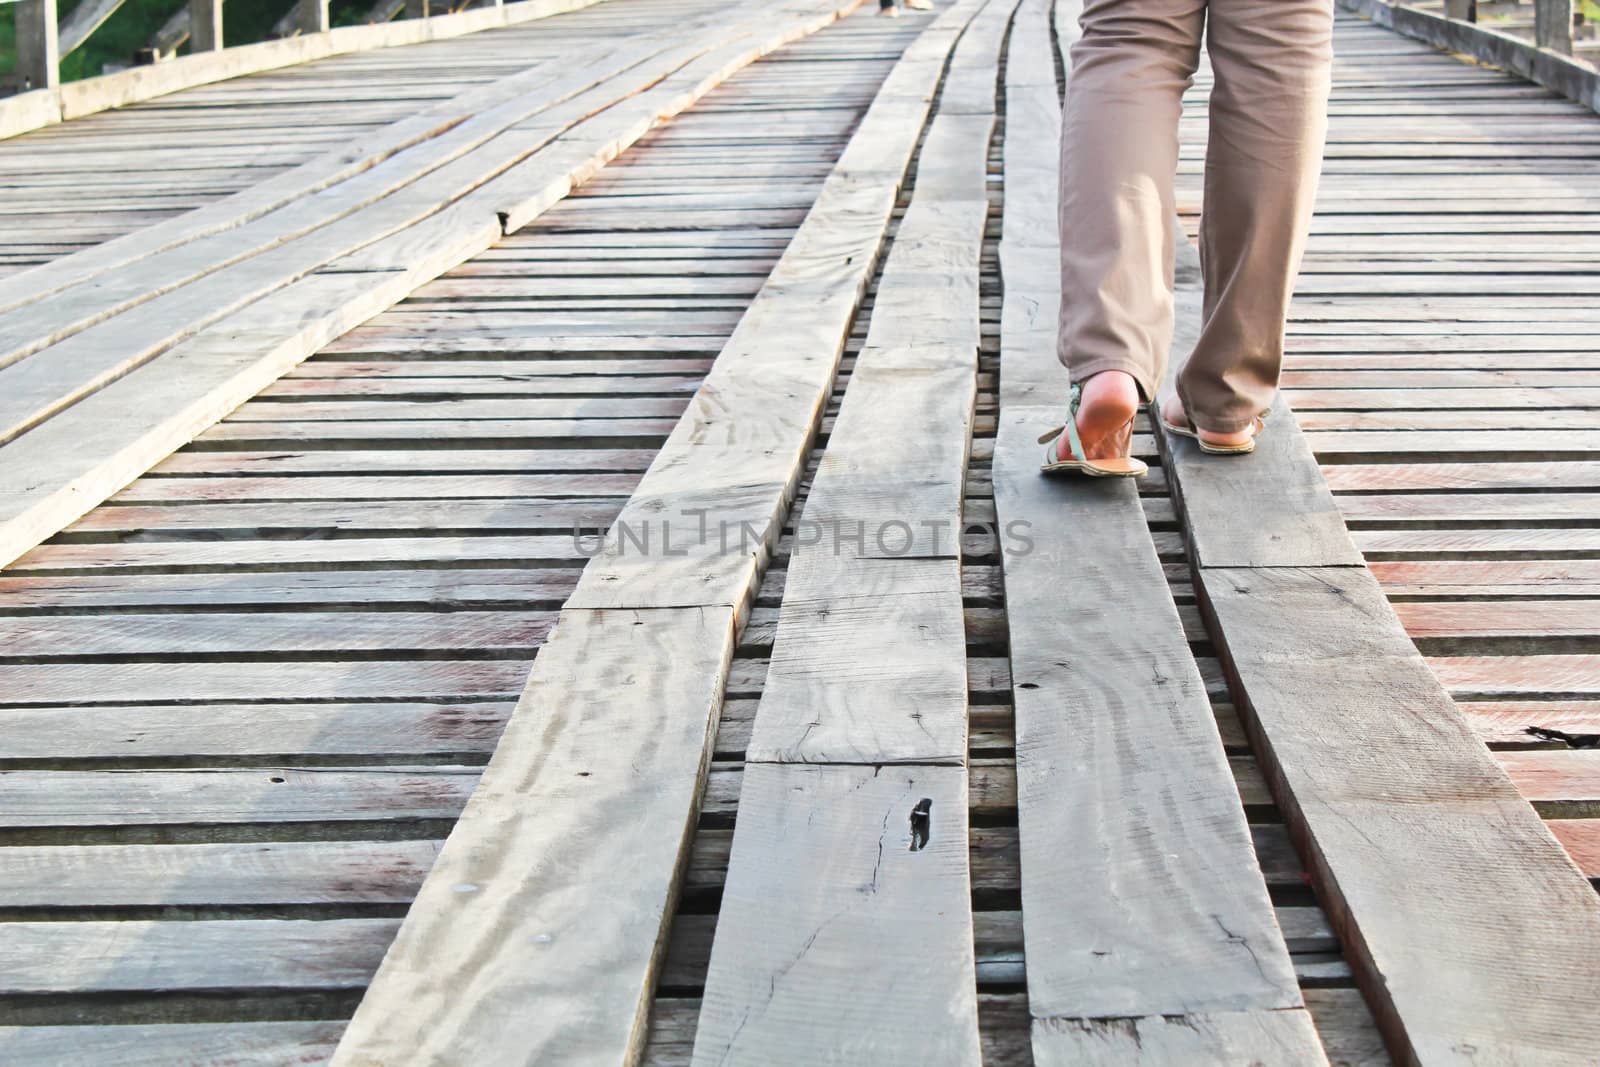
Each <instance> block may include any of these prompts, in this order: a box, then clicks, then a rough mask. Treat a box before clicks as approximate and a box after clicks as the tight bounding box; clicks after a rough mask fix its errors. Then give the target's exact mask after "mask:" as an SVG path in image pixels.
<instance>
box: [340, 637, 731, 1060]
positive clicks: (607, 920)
mask: <svg viewBox="0 0 1600 1067" xmlns="http://www.w3.org/2000/svg"><path fill="white" fill-rule="evenodd" d="M732 644H733V627H732V614H731V612H730V611H729V610H728V609H726V608H723V609H701V608H683V609H676V610H671V611H665V612H653V613H637V612H627V611H619V612H567V613H566V614H565V615H564V617H563V619H562V621H561V623H560V624H559V625H558V626H557V628H556V630H555V631H554V632H553V634H552V635H551V638H550V640H549V641H548V642H547V643H546V644H545V646H544V647H543V648H542V649H541V650H540V655H539V658H538V660H537V661H536V664H535V668H534V673H533V676H532V677H531V678H530V680H529V683H528V686H527V688H526V689H525V690H524V693H523V697H522V702H521V708H522V713H521V714H518V715H513V717H512V719H511V721H510V723H509V724H508V725H507V727H506V733H505V735H504V736H503V737H502V738H501V741H500V744H499V746H498V747H497V749H496V752H495V756H494V758H493V759H492V760H491V761H490V764H489V766H488V767H487V768H486V769H485V771H484V775H483V779H482V781H481V783H480V784H479V786H478V788H477V789H476V790H475V791H474V793H473V797H472V800H471V801H470V803H469V804H468V806H467V809H466V810H465V811H464V812H463V813H462V816H461V819H460V821H459V822H458V823H457V824H456V828H455V829H454V830H453V831H452V833H451V836H450V838H449V839H448V840H447V841H446V843H445V846H444V849H443V850H442V851H441V853H440V856H439V860H438V862H437V863H436V864H435V865H434V867H433V870H432V871H431V872H430V874H429V877H428V879H427V881H426V882H424V884H423V887H422V889H421V891H420V892H419V894H418V898H417V903H416V904H415V905H414V906H413V909H412V911H411V913H410V916H409V917H408V920H407V923H406V926H405V927H404V928H403V929H402V930H401V932H400V934H399V936H398V937H397V938H396V940H395V943H394V945H393V946H392V947H391V948H390V950H389V952H388V954H387V955H386V957H385V959H384V964H383V967H382V969H381V971H380V972H379V974H378V976H377V977H376V978H375V979H374V982H373V989H372V991H371V992H369V994H368V995H367V997H366V998H365V999H364V1000H363V1001H362V1004H361V1007H360V1008H359V1009H358V1010H357V1012H356V1015H355V1018H354V1019H353V1020H352V1022H351V1026H350V1029H349V1031H347V1033H346V1035H345V1037H344V1039H343V1041H342V1042H341V1044H340V1049H339V1052H338V1054H337V1055H336V1056H335V1060H334V1062H336V1063H339V1062H343V1063H385V1062H393V1061H395V1060H397V1059H406V1060H408V1061H414V1060H415V1058H416V1057H418V1056H421V1057H424V1058H428V1059H448V1058H454V1057H457V1056H459V1055H461V1054H462V1050H463V1049H464V1048H467V1047H470V1048H471V1049H473V1050H474V1051H473V1053H472V1058H474V1059H479V1060H483V1061H493V1062H520V1061H522V1060H524V1059H526V1057H527V1056H528V1055H529V1054H530V1050H533V1051H537V1053H538V1055H539V1056H544V1055H549V1056H554V1057H557V1058H561V1059H566V1058H570V1057H574V1056H576V1057H579V1058H590V1057H592V1056H595V1055H600V1056H604V1057H605V1058H608V1059H609V1058H611V1057H612V1056H613V1055H615V1056H617V1057H618V1058H626V1057H627V1056H628V1055H631V1054H632V1051H633V1050H636V1049H637V1047H638V1044H639V1042H640V1041H642V1039H643V1022H644V1015H645V1013H646V1011H647V1007H648V1000H649V994H650V990H651V987H652V984H653V979H654V970H655V967H656V964H657V962H658V960H659V953H660V946H661V943H662V940H663V938H664V935H665V925H666V920H667V917H668V916H669V915H670V912H671V906H672V901H673V898H674V895H675V892H676V883H677V873H678V870H679V866H680V862H681V861H680V858H679V857H680V854H681V852H682V851H683V848H684V839H685V837H686V835H687V833H688V832H689V829H690V828H691V827H692V826H693V822H694V813H695V810H696V807H697V805H698V797H699V793H700V786H701V782H702V780H703V777H704V774H705V771H706V768H707V764H708V762H709V757H710V748H711V739H712V736H713V733H714V728H715V724H716V710H717V707H718V704H719V698H720V693H721V690H722V687H723V681H724V677H725V673H726V671H727V664H728V658H729V656H730V655H731V652H732ZM619 682H623V683H624V684H619ZM639 722H650V723H651V724H652V727H651V729H649V730H648V731H643V730H639V729H637V728H633V726H634V724H636V723H639ZM629 739H632V741H633V744H632V747H631V748H628V747H625V746H626V745H627V743H628V741H629ZM602 839H603V840H604V841H605V842H606V847H605V848H603V849H597V848H596V847H595V842H596V841H598V840H602ZM624 857H625V858H626V859H625V861H624V859H623V858H624ZM619 862H625V863H626V865H627V867H628V869H629V870H630V872H631V874H630V877H629V878H628V879H627V880H626V881H625V882H624V883H621V884H618V883H617V881H616V879H615V873H616V871H617V869H618V863H619ZM602 884H605V885H607V886H609V888H608V890H607V892H606V893H604V894H599V893H597V892H596V887H597V886H599V885H602ZM574 930H583V931H585V933H584V935H583V936H582V937H570V936H567V935H568V934H570V933H571V932H572V931H574ZM517 931H520V933H516V932H517ZM530 945H531V946H532V947H531V951H532V952H534V953H537V954H539V962H540V966H538V967H536V968H530V967H529V960H528V953H529V951H530ZM602 961H604V962H603V963H602ZM580 975H582V976H583V978H582V980H581V981H580V980H579V977H578V976H580ZM528 1003H538V1004H540V1005H542V1010H541V1011H540V1013H539V1014H538V1015H537V1016H536V1017H533V1018H529V1017H528V1016H526V1015H525V1014H524V1013H523V1012H522V1011H521V1009H520V1007H519V1006H520V1005H524V1004H528ZM422 1005H428V1009H427V1010H425V1011H419V1010H418V1008H419V1007H420V1006H422ZM508 1012H510V1013H512V1014H511V1015H508V1014H507V1013H508ZM513 1020H515V1021H513ZM447 1050H448V1051H447Z"/></svg>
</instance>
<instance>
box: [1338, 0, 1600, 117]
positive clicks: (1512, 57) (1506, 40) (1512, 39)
mask: <svg viewBox="0 0 1600 1067" xmlns="http://www.w3.org/2000/svg"><path fill="white" fill-rule="evenodd" d="M1338 3H1339V6H1341V7H1343V8H1345V9H1346V10H1348V11H1353V12H1355V13H1356V14H1358V15H1361V16H1363V17H1365V18H1369V19H1371V20H1372V21H1374V22H1376V23H1377V24H1378V25H1380V26H1385V27H1388V28H1389V29H1392V30H1395V31H1396V32H1398V33H1403V34H1405V35H1406V36H1408V37H1415V38H1417V39H1418V40H1421V41H1426V42H1428V43H1429V44H1432V45H1435V46H1437V47H1440V48H1446V49H1449V50H1450V51H1452V52H1461V53H1464V54H1466V55H1470V56H1473V57H1474V58H1476V59H1480V60H1482V61H1484V62H1485V63H1490V64H1493V65H1495V66H1497V67H1503V68H1505V69H1506V70H1509V71H1511V72H1513V73H1515V74H1519V75H1521V76H1522V77H1524V78H1527V79H1529V80H1530V81H1535V82H1538V83H1539V84H1540V85H1543V86H1545V87H1546V88H1548V89H1551V90H1553V91H1555V92H1558V93H1560V94H1561V95H1563V96H1565V97H1567V98H1568V99H1571V100H1575V101H1577V102H1578V103H1580V104H1583V105H1585V106H1587V107H1588V108H1590V109H1591V110H1594V111H1600V69H1597V68H1596V67H1595V65H1594V64H1593V63H1590V62H1586V61H1585V60H1584V59H1582V58H1580V57H1579V56H1577V55H1574V53H1575V52H1577V53H1582V52H1585V51H1590V50H1593V46H1592V45H1591V46H1590V48H1585V47H1584V45H1583V43H1581V42H1578V41H1576V40H1575V39H1574V38H1575V35H1574V33H1573V25H1574V22H1575V21H1577V20H1578V19H1579V18H1580V17H1581V12H1579V11H1578V9H1577V0H1532V5H1531V6H1532V13H1533V34H1532V36H1531V37H1529V36H1527V34H1526V29H1527V22H1526V19H1524V20H1522V22H1521V24H1520V25H1521V29H1522V30H1523V32H1522V33H1521V34H1519V33H1517V32H1516V30H1517V28H1518V23H1517V22H1516V21H1515V20H1512V19H1500V18H1499V16H1503V15H1507V14H1511V13H1513V12H1516V11H1519V10H1526V9H1527V7H1528V5H1527V4H1526V3H1523V2H1522V0H1442V2H1441V0H1434V2H1432V3H1407V2H1397V0H1338ZM1497 21H1498V22H1499V23H1500V24H1499V25H1496V24H1495V23H1496V22H1497Z"/></svg>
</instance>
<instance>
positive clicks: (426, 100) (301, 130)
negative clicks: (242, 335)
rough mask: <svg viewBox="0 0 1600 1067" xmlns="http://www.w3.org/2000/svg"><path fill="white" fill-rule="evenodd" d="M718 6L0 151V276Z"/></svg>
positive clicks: (595, 17) (639, 0) (536, 26)
mask: <svg viewBox="0 0 1600 1067" xmlns="http://www.w3.org/2000/svg"><path fill="white" fill-rule="evenodd" d="M719 6H722V5H718V4H716V3H712V2H710V0H707V2H704V3H698V4H696V3H694V2H692V0H690V2H684V0H627V2H626V3H623V4H605V5H601V6H599V7H596V8H592V9H585V10H582V11H576V12H572V13H570V14H566V15H557V16H553V17H551V18H548V19H541V20H539V21H536V22H532V23H528V24H526V25H522V26H514V27H508V28H506V29H502V30H495V31H489V32H487V33H484V34H481V35H473V36H469V37H464V38H458V39H454V40H444V41H431V42H428V43H426V44H418V45H410V46H406V47H402V48H396V49H386V50H384V51H380V52H369V53H358V54H353V55H345V56H337V57H333V58H329V59H323V60H319V61H316V62H312V63H306V64H303V65H301V66H297V67H290V68H286V69H284V70H277V71H271V72H268V73H264V74H256V75H251V76H247V77H244V78H237V79H233V80H230V81H226V82H220V83H218V84H216V85H210V86H203V87H200V88H196V89H191V90H188V91H185V92H182V93H178V94H175V95H172V96H166V97H160V98H157V99H155V100H152V101H149V102H147V103H144V104H137V105H134V106H132V107H128V108H123V109H120V110H117V111H110V112H104V113H102V114H99V115H91V116H89V117H86V118H83V119H78V120H76V121H73V122H70V123H67V124H64V125H60V126H52V127H47V128H45V129H43V130H38V131H35V132H33V133H28V134H23V135H21V136H18V137H13V138H9V139H6V140H3V141H0V220H3V225H0V233H3V234H4V237H3V238H0V277H4V276H6V275H8V274H11V273H14V272H16V271H19V270H22V269H24V268H26V267H29V266H32V265H36V264H39V263H43V262H46V261H48V260H50V259H54V258H57V257H60V256H64V255H67V254H69V253H71V252H74V251H77V250H78V249H81V248H84V247H88V246H91V245H94V244H98V243H100V242H102V241H105V240H108V239H110V238H114V237H118V236H121V235H123V234H126V233H130V232H132V231H135V230H138V229H141V228H143V227H146V226H149V225H151V224H152V223H155V222H158V221H161V220H162V219H167V218H171V217H174V216H176V215H179V214H182V213H183V212H185V211H189V210H192V209H193V208H196V207H199V206H201V205H204V204H209V203H213V202H215V201H217V200H219V199H221V198H223V197H226V196H228V195H230V194H235V193H238V192H240V191H242V190H245V189H248V188H250V187H252V186H254V185H257V184H259V183H260V182H262V181H264V180H266V179H268V178H270V177H272V176H274V175H277V174H282V173H284V172H286V171H288V170H290V169H292V168H293V167H294V166H295V165H297V164H300V163H303V162H305V161H306V160H309V159H311V158H313V157H314V156H315V155H317V154H319V153H321V152H324V151H326V150H327V149H329V148H331V147H334V146H339V145H346V144H350V143H352V142H354V141H359V139H360V138H361V137H362V136H363V135H367V134H372V133H374V132H376V131H378V130H380V129H382V128H383V127H385V126H388V125H390V124H391V123H394V122H397V121H399V120H401V119H406V118H410V117H411V116H412V115H414V114H416V113H417V112H420V111H423V110H424V109H426V108H427V107H429V106H430V105H433V104H437V103H439V102H442V101H445V100H448V99H449V98H450V97H453V96H455V95H457V94H459V93H460V92H462V91H463V90H464V89H467V88H471V87H473V86H478V85H487V84H489V83H492V82H493V81H495V80H496V79H500V78H504V77H507V76H509V75H512V74H515V73H517V72H518V71H522V70H525V69H527V68H529V67H531V66H537V65H540V64H543V63H548V62H550V61H551V60H557V61H559V60H560V59H561V58H562V57H563V56H566V55H570V54H571V53H572V52H574V51H576V50H580V49H584V48H586V47H593V46H594V45H596V44H598V43H603V42H605V41H606V40H608V39H614V38H615V37H616V36H618V35H633V34H637V35H643V34H647V33H651V32H655V31H659V30H661V29H664V28H666V27H668V26H670V25H671V24H672V23H673V22H675V21H677V20H680V19H683V18H685V17H694V16H697V15H703V14H706V13H709V12H711V11H713V10H715V9H717V8H718V7H719Z"/></svg>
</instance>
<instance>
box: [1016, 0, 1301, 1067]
mask: <svg viewBox="0 0 1600 1067" xmlns="http://www.w3.org/2000/svg"><path fill="white" fill-rule="evenodd" d="M1047 17H1048V5H1046V4H1044V3H1040V2H1036V0H1025V2H1024V4H1023V6H1022V8H1021V9H1020V12H1019V15H1018V19H1017V24H1016V26H1015V27H1014V28H1013V31H1012V37H1011V47H1010V51H1009V54H1008V58H1007V70H1006V80H1007V86H1006V94H1007V109H1006V111H1007V114H1006V143H1005V168H1006V169H1005V174H1006V207H1005V216H1004V222H1003V229H1002V237H1001V243H1000V269H1001V274H1002V276H1003V278H1004V279H1005V283H1006V288H1005V300H1004V304H1003V308H1002V316H1001V367H1000V417H999V424H1000V425H999V436H998V438H997V440H996V442H995V450H994V466H993V470H994V486H995V508H996V517H997V519H998V521H999V523H1000V524H1001V525H1002V526H1009V525H1012V524H1025V528H1027V529H1028V530H1029V535H1030V538H1031V539H1032V542H1033V545H1032V550H1031V551H1029V552H1025V553H1016V554H1007V555H1003V556H1002V557H1001V563H1002V571H1003V573H1004V577H1005V591H1006V597H1005V602H1006V614H1007V620H1008V625H1009V628H1010V633H1009V649H1010V656H1011V669H1012V685H1013V690H1012V694H1013V701H1014V704H1015V708H1016V731H1017V741H1016V744H1017V789H1018V796H1017V801H1018V819H1019V824H1020V833H1021V864H1022V921H1023V926H1024V932H1025V935H1026V942H1027V955H1026V964H1027V986H1028V1004H1029V1011H1030V1013H1031V1015H1032V1017H1033V1020H1034V1021H1033V1028H1032V1042H1033V1052H1034V1059H1035V1061H1036V1062H1038V1063H1091V1062H1101V1061H1104V1062H1107V1063H1127V1062H1133V1061H1134V1059H1135V1058H1139V1059H1140V1062H1151V1063H1165V1062H1171V1063H1196V1064H1198V1063H1218V1064H1221V1063H1230V1062H1238V1061H1239V1058H1240V1057H1241V1056H1243V1055H1244V1054H1245V1049H1246V1046H1247V1045H1248V1044H1249V1043H1250V1042H1251V1041H1260V1042H1262V1044H1263V1047H1276V1054H1275V1055H1273V1056H1268V1057H1266V1058H1267V1059H1268V1060H1271V1061H1273V1062H1320V1061H1321V1049H1320V1046H1319V1045H1318V1043H1317V1040H1316V1036H1315V1034H1314V1032H1313V1030H1312V1028H1311V1022H1310V1018H1309V1016H1307V1015H1306V1014H1305V1012H1304V1010H1303V1005H1302V1001H1301V997H1300V992H1299V988H1298V986H1297V985H1296V982H1295V976H1294V971H1293V968H1292V966H1291V965H1290V961H1289V955H1288V951H1287V949H1286V947H1285V944H1284V940H1283V935H1282V933H1281V932H1280V931H1279V929H1278V926H1277V923H1276V921H1275V919H1274V917H1273V911H1272V905H1271V902H1270V901H1269V899H1268V897H1267V890H1266V885H1265V883H1264V881H1263V879H1262V877H1261V874H1260V871H1259V867H1258V865H1257V861H1256V857H1255V855H1254V852H1253V851H1252V847H1251V840H1250V834H1249V829H1248V827H1247V825H1246V822H1245V816H1244V811H1243V809H1242V808H1241V806H1240V803H1239V794H1238V791H1237V789H1236V788H1235V786H1234V782H1233V777H1232V775H1231V774H1230V772H1229V768H1228V764H1227V759H1226V757H1225V754H1224V751H1223V747H1222V742H1221V739H1220V737H1219V736H1218V733H1217V727H1216V724H1215V721H1214V718H1213V715H1212V711H1211V707H1210V704H1209V702H1208V701H1207V699H1206V695H1205V685H1204V683H1203V682H1202V680H1201V677H1200V672H1199V671H1198V669H1197V668H1196V666H1195V662H1194V657H1193V655H1192V653H1191V652H1190V649H1189V646H1188V642H1187V638H1186V636H1185V634H1184V627H1183V624H1182V621H1181V620H1180V618H1179V616H1178V612H1177V609H1176V607H1175V606H1174V604H1173V600H1172V595H1171V593H1170V591H1169V589H1168V585H1167V580H1166V577H1165V575H1164V573H1163V570H1162V567H1161V563H1160V560H1159V559H1158V557H1157V555H1156V550H1155V547H1154V545H1153V543H1152V541H1151V537H1150V533H1149V529H1148V526H1147V521H1146V515H1145V512H1144V510H1143V508H1142V507H1141V506H1140V501H1139V493H1138V491H1137V489H1136V487H1135V485H1134V483H1132V482H1131V481H1127V480H1122V479H1112V480H1108V481H1105V482H1100V481H1096V480H1088V479H1079V480H1073V481H1071V482H1062V481H1052V480H1048V479H1045V478H1043V477H1042V476H1041V475H1040V474H1039V470H1038V468H1039V452H1040V449H1039V446H1038V444H1037V441H1036V437H1037V434H1038V433H1039V431H1040V430H1041V429H1042V428H1046V427H1049V426H1051V425H1053V424H1055V423H1057V422H1059V420H1060V419H1061V417H1062V413H1063V411H1064V409H1065V403H1066V392H1067V390H1066V385H1067V381H1066V374H1065V371H1064V370H1063V369H1062V368H1061V366H1060V364H1059V362H1058V361H1057V359H1056V351H1055V350H1056V344H1055V342H1056V337H1055V332H1056V317H1057V311H1058V308H1059V304H1060V268H1059V255H1060V251H1059V246H1058V241H1057V239H1056V226H1055V217H1054V207H1053V204H1054V201H1055V186H1056V182H1057V175H1058V167H1057V153H1058V146H1059V127H1060V119H1059V107H1058V103H1057V96H1056V82H1055V70H1054V65H1053V62H1052V56H1051V53H1050V50H1049V32H1048V23H1047ZM1064 575H1070V576H1071V580H1070V582H1068V583H1067V585H1066V586H1065V587H1063V585H1062V581H1061V579H1062V576H1064ZM1213 1017H1216V1018H1219V1019H1221V1020H1223V1021H1221V1022H1214V1021H1213ZM1119 1020H1120V1021H1119ZM1169 1029H1170V1030H1171V1031H1173V1032H1175V1033H1176V1032H1181V1033H1183V1034H1184V1035H1187V1037H1188V1043H1187V1044H1186V1045H1181V1043H1180V1044H1173V1043H1171V1039H1170V1038H1167V1037H1166V1036H1165V1035H1166V1032H1167V1030H1169ZM1245 1035H1249V1036H1248V1037H1246V1036H1245ZM1268 1036H1270V1037H1272V1038H1273V1040H1275V1041H1278V1042H1282V1044H1281V1045H1277V1046H1273V1045H1272V1044H1271V1043H1270V1042H1267V1041H1266V1038H1267V1037H1268ZM1169 1046H1170V1047H1169ZM1136 1050H1142V1052H1140V1051H1136Z"/></svg>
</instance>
